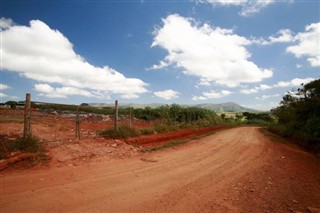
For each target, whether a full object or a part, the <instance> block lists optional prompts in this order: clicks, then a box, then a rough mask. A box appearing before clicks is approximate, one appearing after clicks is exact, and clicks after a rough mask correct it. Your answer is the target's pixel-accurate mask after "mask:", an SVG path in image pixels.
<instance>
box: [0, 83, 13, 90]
mask: <svg viewBox="0 0 320 213" xmlns="http://www.w3.org/2000/svg"><path fill="white" fill-rule="evenodd" d="M10 88H11V87H10V86H9V85H6V84H0V90H6V89H10Z"/></svg>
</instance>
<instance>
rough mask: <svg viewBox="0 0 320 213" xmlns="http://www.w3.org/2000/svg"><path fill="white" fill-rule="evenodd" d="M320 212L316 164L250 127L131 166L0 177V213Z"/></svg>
mask: <svg viewBox="0 0 320 213" xmlns="http://www.w3.org/2000/svg"><path fill="white" fill-rule="evenodd" d="M308 208H309V210H308ZM319 208H320V165H319V160H318V159H316V158H315V157H313V156H312V155H310V154H307V153H305V152H303V151H301V150H299V149H297V148H295V147H292V146H289V145H286V144H281V143H276V142H273V141H271V140H270V139H269V138H268V137H266V136H264V135H263V134H261V133H260V131H259V130H258V128H254V127H240V128H234V129H229V130H225V131H221V132H219V133H216V134H214V135H211V136H209V137H206V138H202V139H199V140H195V141H193V142H190V143H189V144H187V145H183V146H179V147H176V148H174V149H166V150H162V151H158V152H154V153H148V154H143V155H141V156H139V157H137V158H134V159H122V160H108V161H104V162H95V163H91V164H85V165H80V166H72V167H67V166H66V167H61V168H49V169H40V170H39V169H38V170H37V169H31V170H23V171H16V170H14V171H7V172H6V171H5V172H3V173H2V174H1V207H0V209H1V211H0V212H1V213H2V212H184V213H188V212H310V210H311V211H315V212H316V210H317V209H318V210H319Z"/></svg>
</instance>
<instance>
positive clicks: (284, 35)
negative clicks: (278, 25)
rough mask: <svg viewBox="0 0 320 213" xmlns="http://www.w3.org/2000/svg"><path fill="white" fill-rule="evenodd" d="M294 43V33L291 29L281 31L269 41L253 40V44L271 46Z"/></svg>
mask: <svg viewBox="0 0 320 213" xmlns="http://www.w3.org/2000/svg"><path fill="white" fill-rule="evenodd" d="M293 41H294V35H293V32H292V31H291V30H290V29H281V30H279V31H278V32H277V33H276V34H275V35H272V36H269V38H268V39H264V38H259V39H256V38H253V39H252V43H254V44H258V45H271V44H274V43H288V42H293Z"/></svg>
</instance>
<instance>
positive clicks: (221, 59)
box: [151, 14, 273, 87]
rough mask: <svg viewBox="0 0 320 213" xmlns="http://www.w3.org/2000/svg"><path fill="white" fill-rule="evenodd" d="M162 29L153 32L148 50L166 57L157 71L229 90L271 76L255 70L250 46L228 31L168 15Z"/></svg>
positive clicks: (178, 16)
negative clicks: (177, 71)
mask: <svg viewBox="0 0 320 213" xmlns="http://www.w3.org/2000/svg"><path fill="white" fill-rule="evenodd" d="M162 21H163V26H162V27H160V28H158V29H156V30H155V31H154V33H153V34H154V41H153V43H152V45H151V47H155V46H159V47H161V48H163V49H165V50H167V52H168V55H167V56H166V57H165V58H164V59H163V60H162V61H160V64H159V65H154V66H153V67H151V68H154V69H157V68H158V69H160V68H164V67H166V66H176V67H179V68H181V69H183V70H184V71H183V73H184V74H186V75H191V76H196V77H198V78H200V80H201V82H205V83H206V84H208V82H215V83H217V84H220V85H226V86H229V87H235V86H238V85H239V84H241V83H253V82H260V81H262V80H263V79H265V78H269V77H271V76H272V75H273V72H272V71H271V70H268V69H263V68H260V67H258V66H257V65H256V64H255V63H253V62H252V61H250V60H249V58H250V55H251V54H250V53H249V52H248V50H247V49H246V48H245V46H246V45H249V44H251V42H250V41H249V40H248V39H246V38H245V37H242V36H239V35H237V34H235V33H234V32H233V30H231V29H223V28H219V27H216V28H214V27H211V26H210V25H208V24H203V25H202V26H200V25H199V24H196V22H195V21H194V20H193V19H191V18H185V17H182V16H180V15H178V14H173V15H169V16H168V17H166V18H165V19H163V20H162Z"/></svg>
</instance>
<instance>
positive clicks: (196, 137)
mask: <svg viewBox="0 0 320 213" xmlns="http://www.w3.org/2000/svg"><path fill="white" fill-rule="evenodd" d="M218 131H221V130H215V131H212V132H208V133H206V134H203V135H196V136H192V137H191V138H188V139H184V140H178V141H170V142H168V143H166V144H164V145H161V146H155V147H151V148H148V149H147V150H146V151H147V152H153V151H157V150H160V149H166V148H170V147H174V146H178V145H182V144H186V143H188V142H190V141H192V140H197V139H201V138H204V137H207V136H209V135H212V134H215V133H216V132H218Z"/></svg>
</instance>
